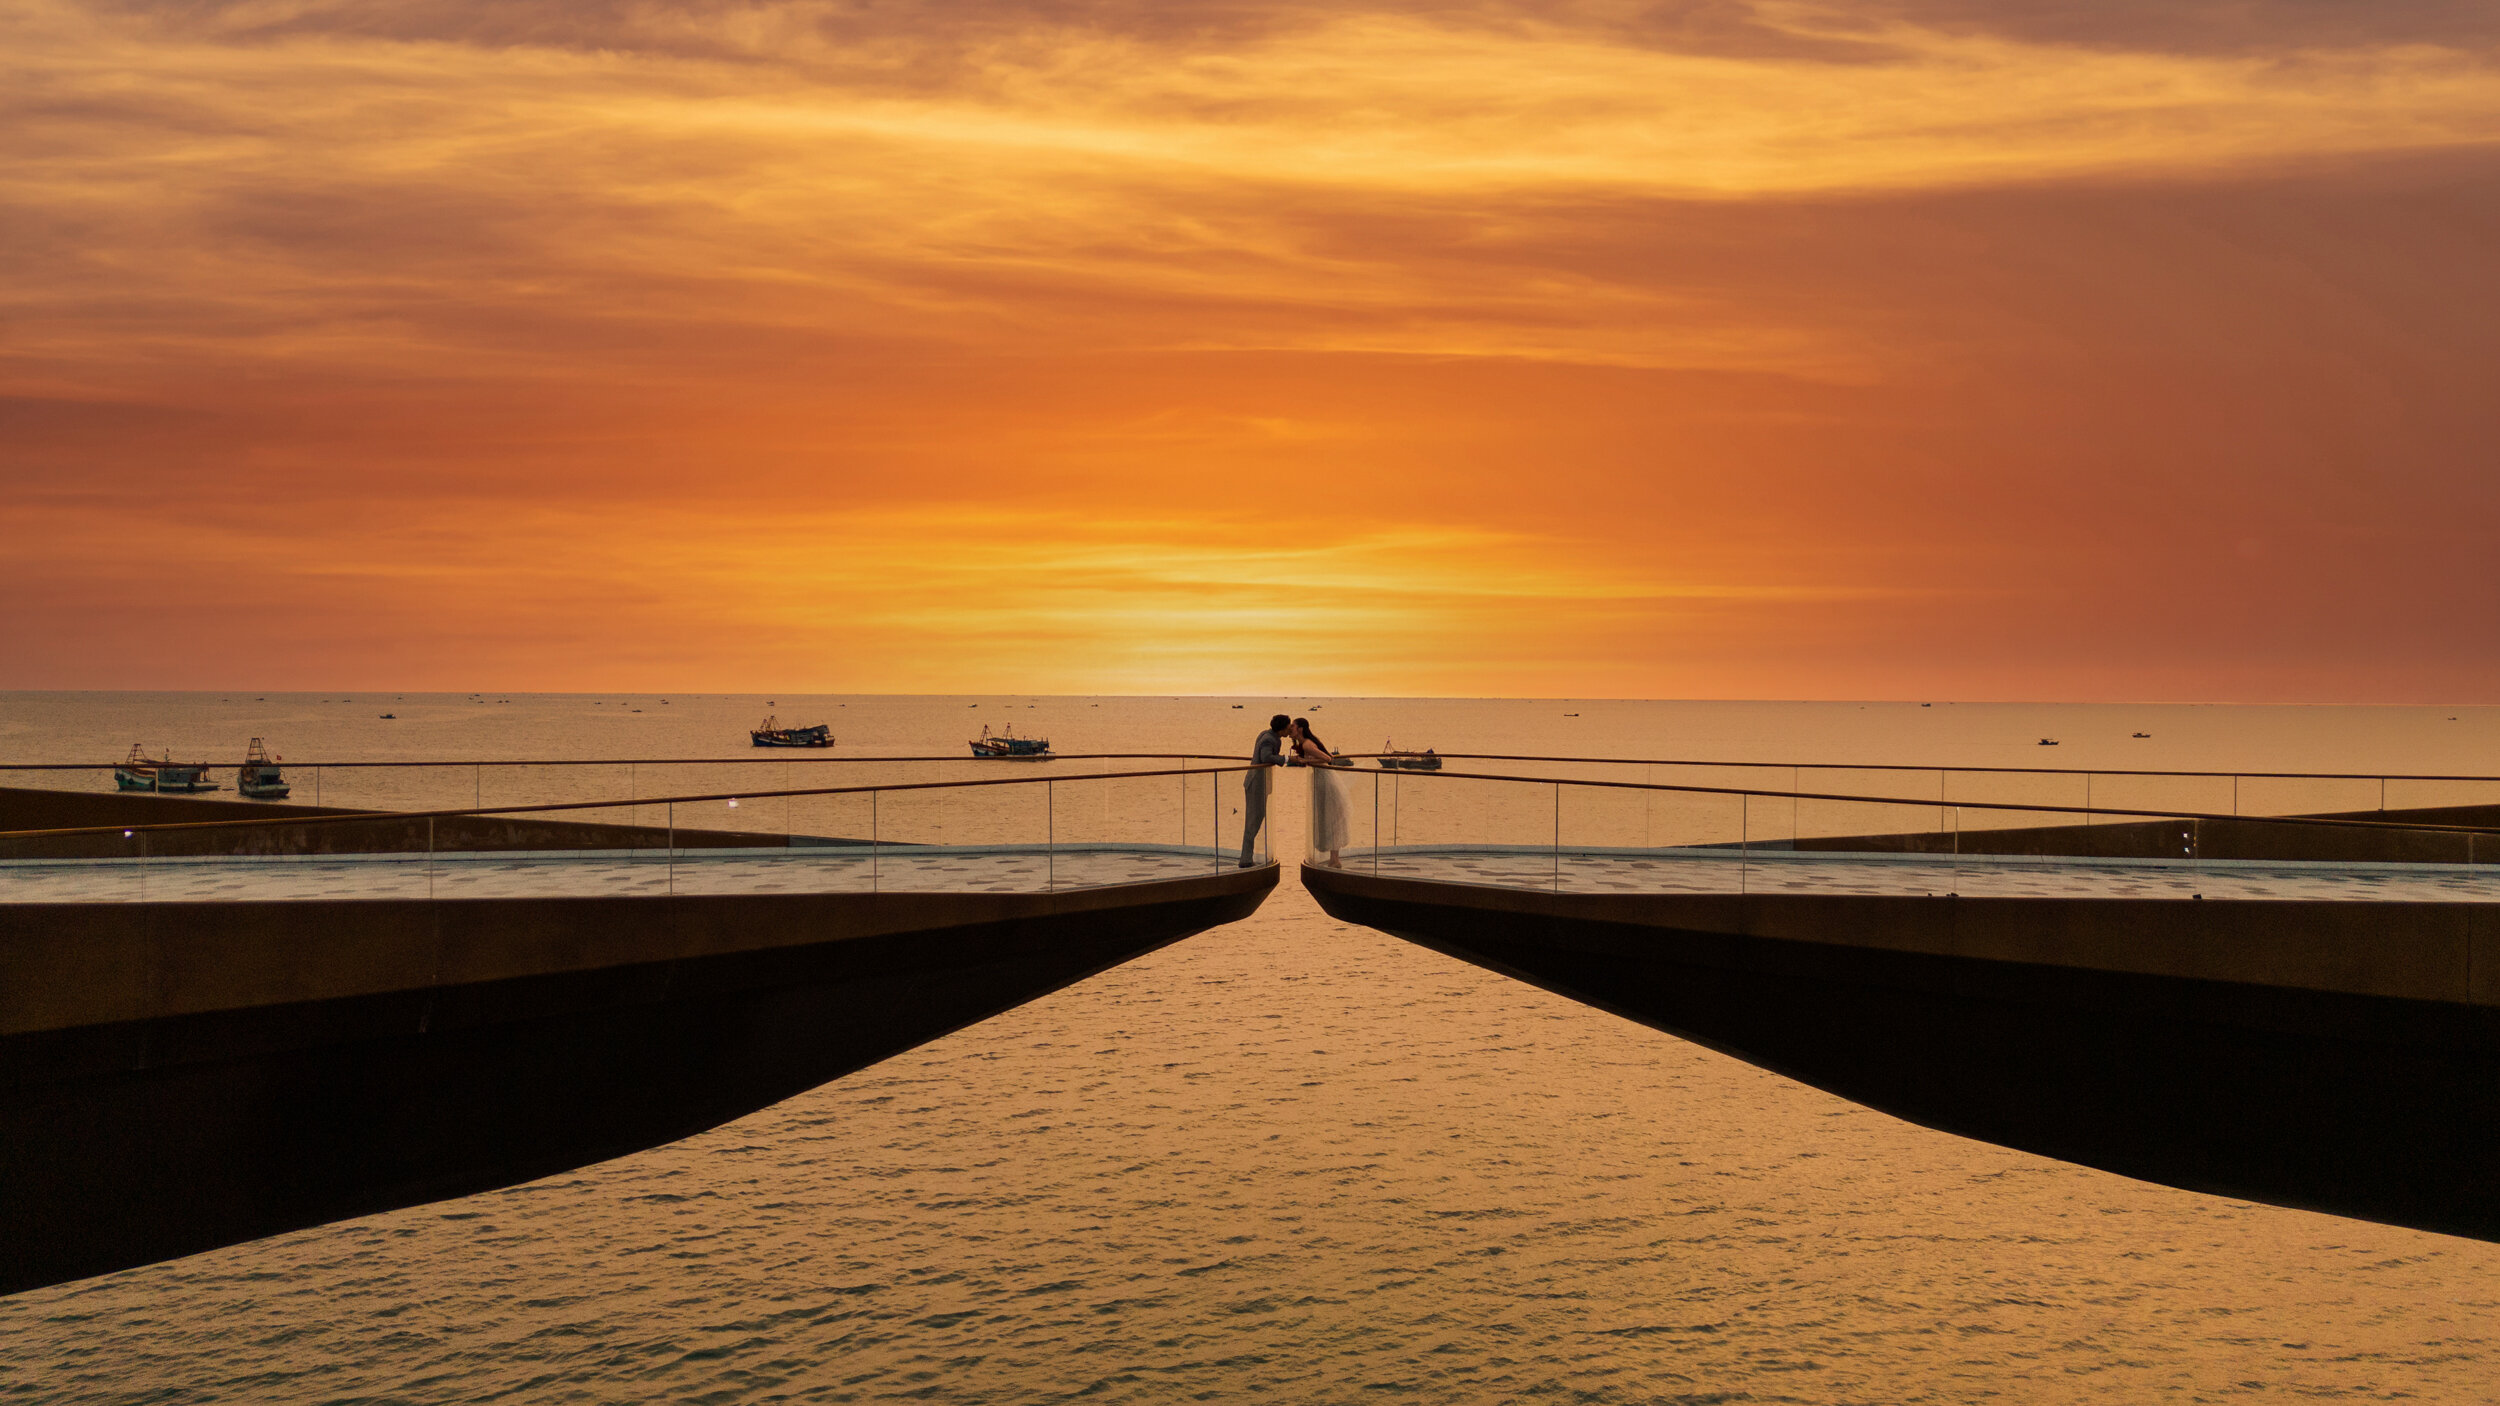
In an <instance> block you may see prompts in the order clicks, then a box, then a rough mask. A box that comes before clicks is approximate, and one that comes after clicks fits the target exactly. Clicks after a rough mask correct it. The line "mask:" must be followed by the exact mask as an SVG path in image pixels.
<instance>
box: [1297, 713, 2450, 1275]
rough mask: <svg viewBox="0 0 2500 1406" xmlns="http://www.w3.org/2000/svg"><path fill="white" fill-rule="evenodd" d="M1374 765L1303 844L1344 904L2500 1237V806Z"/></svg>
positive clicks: (1647, 996) (1965, 1130) (2123, 1141)
mask: <svg viewBox="0 0 2500 1406" xmlns="http://www.w3.org/2000/svg"><path fill="white" fill-rule="evenodd" d="M1446 760H1448V761H1451V762H1461V763H1463V762H1466V761H1469V760H1475V761H1478V762H1480V763H1481V762H1485V761H1497V760H1498V761H1509V762H1516V761H1518V760H1523V759H1516V758H1513V759H1489V758H1476V759H1470V758H1464V757H1454V758H1449V759H1446ZM1613 765H1615V766H1616V767H1617V768H1618V769H1620V768H1622V767H1624V766H1642V765H1644V764H1640V763H1631V764H1613ZM1655 765H1657V766H1686V765H1700V764H1684V763H1659V764H1655ZM1713 765H1718V764H1713ZM1653 769H1654V768H1653ZM1780 769H1781V770H1787V768H1785V767H1783V768H1780ZM1600 770H1602V768H1600ZM1903 770H1909V769H1903ZM1918 770H1919V771H1920V772H1922V773H1923V774H1924V775H1927V776H1935V775H1937V773H1936V771H1935V769H1933V768H1923V769H1918ZM2005 770H2007V771H2012V770H2015V769H2005ZM2020 770H2021V771H2022V772H2023V773H2024V774H2026V775H2028V776H2032V777H2040V778H2047V777H2056V778H2061V779H2063V780H2073V779H2080V776H2081V774H2080V773H2067V772H2058V771H2053V770H2051V769H2045V768H2024V769H2020ZM1618 774H1619V773H1618ZM1722 779H1724V778H1722ZM1955 779H1957V778H1954V777H1946V778H1945V781H1946V782H1947V783H1948V784H1949V783H1950V782H1951V781H1953V780H1955ZM1982 779H1988V780H1994V781H1997V782H2002V780H2003V778H2002V777H1995V778H1982ZM2227 779H2228V778H2215V780H2227ZM2260 779H2263V780H2269V781H2286V782H2288V781H2296V780H2306V781H2311V782H2343V781H2350V780H2354V779H2356V778H2332V777H2321V776H2307V777H2302V776H2297V775H2294V774H2277V775H2276V776H2273V777H2269V778H2260ZM1366 780H1367V781H1368V783H1369V784H1368V792H1369V794H1367V795H1358V796H1357V797H1356V798H1355V799H1356V804H1355V805H1354V807H1353V809H1354V811H1355V814H1356V824H1357V826H1358V830H1359V829H1361V828H1363V827H1365V826H1366V825H1367V826H1368V831H1369V833H1368V834H1360V833H1358V835H1357V838H1358V839H1368V840H1370V841H1371V843H1369V844H1363V845H1358V846H1355V847H1352V848H1349V849H1348V850H1347V852H1346V853H1345V855H1344V861H1343V867H1329V866H1326V865H1323V864H1316V863H1305V864H1304V865H1303V866H1302V880H1303V883H1304V885H1305V886H1306V887H1307V888H1309V889H1310V891H1311V892H1312V894H1313V895H1314V896H1315V897H1316V898H1317V899H1318V901H1319V903H1320V905H1321V907H1323V908H1324V909H1326V910H1327V911H1328V912H1329V913H1330V914H1331V915H1333V916H1335V917H1338V918H1340V919H1343V920H1345V921H1348V922H1355V923H1361V924H1364V925H1366V926H1370V927H1374V928H1378V929H1380V930H1382V931H1384V932H1389V933H1393V934H1395V935H1397V936H1400V937H1403V938H1406V939H1408V940H1411V941H1414V942H1417V943H1420V944H1422V945H1424V946H1427V947H1430V948H1433V949H1434V950H1437V951H1440V952H1444V953H1447V954H1449V955H1451V956H1454V957H1458V958H1461V959H1462V960H1466V961H1469V962H1473V963H1476V964H1477V965H1480V966H1483V967H1487V968H1489V969H1491V970H1494V971H1498V972H1502V973H1505V974H1507V975H1510V976H1513V977H1516V978H1518V979H1520V980H1523V981H1527V982H1530V983H1532V984H1535V985H1538V986H1541V987H1544V988H1546V989H1548V990H1551V991H1555V992H1557V993H1560V994H1562V995H1565V996H1568V997H1571V998H1573V999H1575V1000H1579V1001H1583V1002H1585V1003H1587V1004H1589V1005H1592V1006H1596V1007H1598V1008H1600V1009H1604V1010H1608V1011H1612V1012H1614V1013H1616V1014H1618V1015H1622V1016H1625V1017H1627V1018H1629V1019H1632V1020H1636V1021H1640V1022H1642V1023H1644V1024H1647V1025H1650V1026H1653V1027H1655V1028H1658V1029H1661V1030H1665V1031H1668V1032H1670V1033H1673V1034H1676V1035H1679V1036H1682V1037H1684V1038H1687V1039H1691V1040H1694V1041H1696V1042H1698V1043H1701V1044H1704V1045H1708V1046H1711V1047H1712V1048H1715V1049H1718V1050H1721V1051H1723V1052H1725V1053H1728V1054H1731V1055H1734V1056H1735V1057H1737V1058H1739V1059H1743V1060H1746V1061H1747V1062H1749V1063H1753V1064H1756V1065H1759V1066H1762V1067H1764V1068H1767V1069H1771V1070H1774V1071H1776V1072H1779V1073H1781V1074H1785V1075H1787V1076H1789V1077H1792V1078H1795V1079H1798V1080H1800V1081H1802V1082H1805V1083H1808V1084H1812V1085H1815V1086H1816V1087H1819V1088H1823V1089H1826V1090H1829V1091H1831V1092H1833V1093H1836V1094H1839V1095H1841V1096H1842V1097H1845V1098H1849V1099H1852V1100H1855V1101H1857V1102H1860V1103H1864V1104H1867V1105H1870V1106H1873V1107H1875V1108H1879V1109H1883V1110H1885V1111H1887V1112H1890V1113H1893V1114H1895V1115H1897V1116H1899V1117H1902V1118H1906V1119H1909V1120H1910V1121H1913V1122H1918V1123H1922V1124H1926V1125H1928V1126H1931V1127H1935V1128H1940V1129H1943V1130H1945V1131H1948V1132H1953V1133H1958V1134H1962V1135H1965V1136H1969V1137H1975V1138H1980V1139H1984V1140H1986V1141H1990V1142H1995V1143H2000V1144H2004V1145H2006V1146H2010V1147H2016V1148H2021V1149H2024V1150H2027V1151H2032V1152H2037V1153H2042V1154H2044V1155H2047V1156H2052V1157H2058V1158H2063V1159H2065V1160H2068V1161H2073V1162H2079V1163H2084V1164H2086V1165H2090V1166H2095V1167H2100V1168H2103V1169H2106V1170H2109V1171H2114V1172H2119V1173H2122V1174H2125V1175H2129V1176H2134V1177H2139V1178H2143V1179H2146V1180H2150V1181H2157V1182H2162V1183H2166V1184H2169V1185H2173V1186H2179V1187H2185V1188H2189V1189H2193V1190H2198V1191H2207V1192H2214V1193H2218V1194H2222V1195H2228V1196H2234V1197H2240V1198H2245V1199H2251V1200H2260V1201H2267V1202H2273V1203H2276V1204H2282V1205H2291V1206H2301V1207H2308V1208H2311V1209H2316V1210H2323V1211H2329V1212H2333V1213H2336V1214H2341V1215H2351V1216H2359V1217H2363V1218H2367V1219H2373V1220H2381V1221H2387V1222H2392V1223H2395V1224H2400V1225H2408V1226H2415V1227H2419V1228H2423V1229H2429V1230H2437V1231H2445V1232H2448V1233H2452V1234H2459V1235H2468V1236H2474V1237H2477V1238H2482V1239H2500V867H2495V861H2500V829H2495V826H2500V805H2494V804H2492V803H2491V802H2490V801H2481V802H2477V803H2471V804H2450V805H2444V806H2428V807H2416V808H2413V809H2410V810H2398V811H2364V812H2351V813H2340V814H2310V815H2300V816H2277V815H2261V816H2250V815H2244V814H2232V813H2227V812H2216V811H2198V810H2176V809H2163V808H2160V807H2157V806H2153V805H2150V804H2147V803H2145V802H2142V801H2140V800H2139V801H2134V802H2129V803H2125V804H2126V809H2124V810H2122V811H2119V812H2117V813H2115V814H2113V813H2110V812H2108V811H2104V810H2101V809H2098V808H2095V807H2091V806H2075V805H2071V804H2061V803H2055V802H2048V801H2014V800H1995V801H1971V800H1966V799H1960V798H1957V797H1955V796H1953V795H1951V794H1950V792H1949V791H1948V792H1947V793H1946V794H1945V795H1944V796H1943V797H1942V798H1941V799H1929V798H1926V797H1921V798H1920V799H1917V800H1910V799H1907V798H1905V797H1904V796H1903V795H1902V794H1901V791H1900V790H1898V789H1896V790H1894V791H1893V793H1892V794H1891V795H1889V796H1887V795H1882V794H1868V793H1863V792H1855V793H1843V792H1831V791H1813V790H1799V789H1794V788H1793V786H1792V787H1779V786H1773V787H1760V788H1756V787H1747V786H1742V785H1738V786H1728V785H1700V784H1694V783H1690V782H1665V783H1659V782H1651V781H1645V780H1625V779H1601V778H1599V777H1597V776H1594V775H1592V774H1591V771H1590V770H1589V769H1588V768H1583V769H1582V771H1581V774H1579V775H1576V776H1558V775H1552V774H1546V775H1532V774H1521V773H1519V772H1517V771H1516V770H1513V771H1508V772H1488V771H1475V772H1464V771H1457V770H1445V771H1442V772H1439V773H1431V774H1423V775H1405V776H1398V777H1370V778H1366ZM2389 780H2393V781H2397V782H2399V783H2409V784H2413V785H2415V786H2416V787H2417V789H2418V788H2420V787H2423V786H2428V785H2430V784H2432V783H2437V784H2438V785H2439V786H2443V787H2447V788H2449V789H2450V790H2451V791H2453V790H2454V789H2456V788H2457V787H2460V786H2470V787H2481V788H2483V789H2484V792H2485V793H2486V794H2489V795H2493V796H2500V783H2495V782H2493V781H2491V780H2490V779H2488V778H2460V777H2437V778H2385V779H2380V780H2379V781H2378V784H2379V786H2380V787H2381V788H2382V794H2384V791H2383V788H2384V786H2385V784H2386V782H2387V781H2389ZM1965 789H1966V790H1968V789H1973V788H1972V787H1971V786H1970V785H1969V784H1968V781H1967V780H1965ZM1995 789H1996V791H1997V793H1998V794H2003V788H2002V786H1998V787H1996V788H1995ZM1931 794H1932V793H1931ZM1814 807H1819V808H1821V811H1822V816H1823V825H1824V826H1825V827H1826V832H1825V833H1820V834H1818V833H1816V832H1815V831H1816V826H1815V825H1813V824H1812V823H1806V824H1803V825H1801V823H1800V817H1801V816H1805V815H1809V814H1811V813H1812V812H1811V810H1810V808H1814ZM1366 812H1368V813H1369V814H1368V816H1367V815H1366ZM1974 815H1976V816H1983V817H1984V816H1995V817H1998V818H2000V820H2002V819H2018V820H2023V821H2028V822H2032V823H2028V824H2019V825H2004V824H1997V825H1995V826H1994V827H1993V828H1976V829H1974V828H1965V824H1964V822H1965V820H1966V817H1968V816H1974ZM1905 817H1916V818H1921V819H1924V820H1926V821H1927V822H1928V823H1927V824H1925V825H1924V826H1923V827H1921V828H1909V827H1907V826H1904V825H1902V824H1901V823H1900V822H1901V821H1902V820H1903V819H1904V818H1905ZM1766 819H1767V820H1769V821H1770V822H1771V823H1770V824H1769V825H1767V826H1766V825H1764V821H1765V820H1766ZM1886 819H1889V820H1890V821H1891V822H1892V823H1891V824H1888V825H1887V824H1877V825H1875V826H1874V827H1872V828H1860V829H1858V830H1856V831H1855V832H1854V833H1852V832H1850V830H1849V828H1848V826H1849V825H1850V824H1855V825H1859V826H1864V825H1865V824H1866V822H1868V821H1870V820H1873V821H1883V820H1886ZM2041 821H2049V822H2052V823H2048V824H2042V823H2038V822H2041ZM1844 822H1845V823H1844ZM1756 827H1761V828H1756ZM1764 829H1769V830H1771V831H1772V833H1769V834H1765V833H1763V830H1764ZM1531 830H1542V831H1544V834H1542V835H1541V836H1539V837H1538V838H1537V839H1536V840H1530V839H1528V838H1527V837H1526V836H1525V835H1524V834H1522V832H1523V831H1531ZM1661 831H1665V832H1667V833H1661ZM1410 835H1422V836H1429V838H1427V839H1424V840H1423V842H1421V843H1413V842H1404V836H1410ZM1471 835H1472V836H1475V837H1477V838H1467V837H1468V836H1471ZM1488 835H1489V836H1491V837H1492V838H1489V839H1488V838H1483V837H1485V836H1488ZM1384 839H1387V840H1390V841H1391V842H1390V843H1381V841H1382V840H1384Z"/></svg>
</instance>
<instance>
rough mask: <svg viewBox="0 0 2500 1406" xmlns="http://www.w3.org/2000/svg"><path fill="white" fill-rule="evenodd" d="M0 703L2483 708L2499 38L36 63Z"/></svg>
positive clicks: (215, 21)
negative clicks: (2039, 703) (330, 694)
mask: <svg viewBox="0 0 2500 1406" xmlns="http://www.w3.org/2000/svg"><path fill="white" fill-rule="evenodd" d="M0 488H5V494H4V495H0V543H5V545H4V546H0V563H5V567H0V599H4V600H5V605H4V606H0V687H8V688H79V687H95V688H140V687H162V688H181V687H208V688H224V687H255V688H269V689H278V688H290V687H304V688H324V687H394V688H407V689H419V688H445V689H468V688H496V689H525V688H527V689H619V688H677V689H682V688H704V689H714V690H722V691H728V690H743V689H758V690H762V689H778V690H789V691H799V690H822V691H861V692H910V691H948V690H1009V689H1012V690H1018V691H1036V692H1245V693H1246V692H1265V691H1271V690H1289V691H1295V692H1305V693H1368V694H1387V693H1406V694H1417V693H1421V694H1469V695H1473V694H1495V695H1547V696H1552V695H1563V696H1607V695H1616V696H1639V697H1740V698H1754V697H1763V698H1768V697H1779V698H1845V697H1857V698H1869V697H1959V698H2023V699H2109V698H2129V699H2134V698H2144V699H2232V700H2249V701H2361V702H2373V701H2387V702H2395V701H2447V702H2470V701H2484V702H2488V701H2500V5H2493V4H2490V3H2488V2H2487V0H2420V2H2419V3H2416V2H2415V0H2393V2H2392V3H2387V4H2380V5H2356V4H2349V3H2328V0H2235V3H2227V4H2222V3H2205V2H2204V0H2179V2H2177V3H2171V2H2167V0H2114V2H2113V3H2106V4H2100V3H2083V0H2025V3H1986V2H1985V0H1897V2H1896V3H1879V4H1861V5H1849V6H1832V7H1825V6H1818V5H1812V4H1783V3H1757V4H1748V3H1745V2H1744V0H1688V2H1685V3H1679V0H1665V3H1657V4H1646V3H1620V4H1612V3H1587V4H1568V3H1566V4H1553V5H1533V6H1531V5H1516V6H1514V5H1506V4H1501V3H1483V4H1465V3H1453V4H1446V5H1443V4H1429V3H1416V4H1405V5H1400V4H1371V5H1363V4H1360V3H1355V4H1339V5H1299V4H1292V3H1266V2H1265V0H1239V3H1216V4H1196V5H1192V4H1167V3H1153V4H1149V3H1128V2H1127V0H1002V2H1001V3H995V4H982V5H973V4H912V3H889V2H888V0H856V2H855V3H792V4H754V5H749V4H734V3H696V4H685V5H667V4H640V3H632V0H568V2H566V3H553V4H512V3H487V0H387V2H386V0H338V2H337V3H321V2H320V0H237V2H236V3H229V4H219V3H190V4H138V3H97V4H85V5H79V4H65V3H58V0H7V3H5V4H0Z"/></svg>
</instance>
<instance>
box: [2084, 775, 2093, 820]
mask: <svg viewBox="0 0 2500 1406" xmlns="http://www.w3.org/2000/svg"><path fill="white" fill-rule="evenodd" d="M2083 827H2084V828H2085V829H2087V830H2089V829H2091V828H2092V773H2090V772H2088V771H2087V772H2085V773H2084V774H2083Z"/></svg>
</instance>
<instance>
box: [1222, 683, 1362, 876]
mask: <svg viewBox="0 0 2500 1406" xmlns="http://www.w3.org/2000/svg"><path fill="white" fill-rule="evenodd" d="M1250 761H1251V765H1252V769H1251V770H1250V771H1248V772H1246V773H1244V774H1243V776H1242V781H1241V784H1242V806H1241V814H1242V831H1241V867H1242V868H1244V869H1247V868H1249V867H1250V864H1251V856H1252V854H1253V852H1254V851H1255V850H1256V848H1257V845H1258V838H1259V827H1260V826H1262V825H1265V824H1266V823H1267V795H1268V791H1269V789H1270V785H1269V782H1270V779H1271V778H1270V774H1269V772H1268V771H1267V770H1266V769H1267V768H1269V767H1275V766H1301V767H1308V768H1310V769H1311V852H1312V853H1314V854H1318V853H1322V852H1325V853H1326V854H1327V856H1328V860H1327V863H1328V867H1329V868H1331V869H1342V868H1344V867H1345V861H1344V858H1343V855H1342V851H1343V850H1344V849H1345V842H1346V834H1347V829H1348V826H1347V822H1346V814H1347V811H1346V798H1345V782H1344V781H1343V780H1341V779H1340V778H1339V777H1338V776H1337V767H1338V762H1337V758H1336V756H1335V754H1333V753H1331V752H1330V751H1329V750H1328V745H1327V744H1326V743H1324V742H1322V741H1320V740H1319V734H1318V733H1316V732H1313V731H1311V720H1310V719H1309V718H1289V717H1286V716H1285V715H1284V714H1282V713H1278V714H1277V715H1276V716H1274V717H1272V718H1269V719H1268V720H1267V731H1265V732H1262V733H1260V734H1259V737H1258V740H1257V741H1256V742H1255V743H1253V744H1252V745H1251V748H1250Z"/></svg>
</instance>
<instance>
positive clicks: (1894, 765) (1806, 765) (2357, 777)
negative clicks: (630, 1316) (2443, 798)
mask: <svg viewBox="0 0 2500 1406" xmlns="http://www.w3.org/2000/svg"><path fill="white" fill-rule="evenodd" d="M1167 755H1168V754H1167ZM1338 755H1339V756H1342V757H1349V758H1363V757H1372V758H1378V757H1411V756H1416V755H1419V754H1418V753H1414V752H1340V753H1338ZM1433 755H1434V756H1436V757H1439V758H1440V759H1442V760H1443V761H1452V760H1456V761H1463V762H1570V763H1574V764H1578V763H1597V764H1602V765H1606V766H1726V767H1761V768H1764V769H1777V768H1781V767H1785V768H1787V769H1789V770H1791V771H1967V772H1996V773H2008V774H2020V775H2030V776H2235V777H2240V778H2243V779H2246V780H2253V781H2489V782H2493V783H2495V784H2500V776H2442V775H2434V774H2429V773H2414V772H2397V771H2386V772H2380V771H2227V770H2226V771H2215V770H2210V769H2208V770H2205V771H2146V770H2141V769H2138V768H2135V767H2107V766H2104V767H2086V766H1938V765H1935V764H1933V763H1929V764H1926V765H1920V764H1917V763H1913V762H1727V761H1715V762H1714V761H1690V760H1683V759H1670V758H1662V757H1538V756H1524V755H1516V754H1512V753H1504V752H1441V751H1436V752H1434V753H1433ZM1401 770H1403V768H1401ZM1406 774H1408V775H1413V776H1429V775H1431V774H1432V773H1430V772H1422V771H1417V772H1408V773H1406ZM1754 794H1755V795H1769V794H1772V793H1770V792H1767V791H1757V792H1755V793H1754ZM2033 808H2034V807H2024V809H2033ZM2037 809H2047V807H2037ZM2130 813H2132V812H2130ZM2233 818H2239V817H2233Z"/></svg>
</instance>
